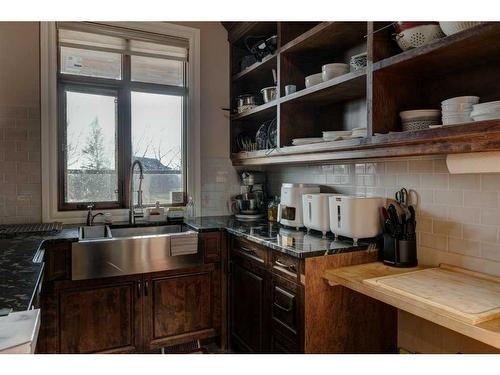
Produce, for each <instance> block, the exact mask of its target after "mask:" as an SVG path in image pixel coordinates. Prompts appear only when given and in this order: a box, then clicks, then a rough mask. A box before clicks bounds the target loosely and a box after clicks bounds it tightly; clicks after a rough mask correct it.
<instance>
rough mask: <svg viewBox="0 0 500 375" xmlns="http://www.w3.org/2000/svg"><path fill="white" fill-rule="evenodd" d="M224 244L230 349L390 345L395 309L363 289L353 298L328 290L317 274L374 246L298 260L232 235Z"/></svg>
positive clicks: (370, 349)
mask: <svg viewBox="0 0 500 375" xmlns="http://www.w3.org/2000/svg"><path fill="white" fill-rule="evenodd" d="M228 243H229V261H230V268H229V269H230V272H229V284H230V285H229V290H230V294H229V308H230V314H229V320H230V323H229V328H230V335H229V336H230V343H231V347H232V349H233V350H234V351H236V352H247V353H255V352H258V353H353V352H357V351H358V350H359V352H362V353H390V352H394V351H395V340H396V336H395V332H396V331H395V327H396V319H395V315H394V314H395V310H394V309H392V308H391V307H390V306H387V305H385V304H383V303H381V302H378V301H375V300H372V299H369V298H365V296H362V295H359V296H355V297H356V298H353V296H352V295H351V294H348V293H346V292H345V291H344V290H342V289H336V290H332V288H331V287H329V286H328V285H327V284H326V282H325V280H323V278H322V275H323V272H324V271H325V270H326V269H329V268H335V267H341V266H347V265H354V264H360V263H367V262H373V261H375V260H376V259H377V252H368V251H354V252H350V253H344V254H342V253H340V254H333V255H328V256H319V257H311V258H305V259H299V258H295V257H291V256H289V255H288V254H284V253H281V252H277V251H275V250H273V249H271V248H268V247H265V246H262V245H260V244H256V243H254V242H251V241H249V240H247V239H243V238H240V237H236V236H231V237H230V239H229V242H228ZM367 316H368V317H369V319H367V318H366V317H367ZM367 332H369V334H367ZM353 344H354V345H353Z"/></svg>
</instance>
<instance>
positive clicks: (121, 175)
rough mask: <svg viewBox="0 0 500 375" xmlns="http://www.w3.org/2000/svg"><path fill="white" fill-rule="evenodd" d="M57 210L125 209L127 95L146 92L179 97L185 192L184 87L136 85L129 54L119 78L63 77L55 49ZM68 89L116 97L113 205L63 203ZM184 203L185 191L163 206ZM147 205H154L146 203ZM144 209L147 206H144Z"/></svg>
mask: <svg viewBox="0 0 500 375" xmlns="http://www.w3.org/2000/svg"><path fill="white" fill-rule="evenodd" d="M57 54H58V57H57V60H58V73H57V76H58V116H59V118H58V178H59V181H58V209H59V210H61V211H72V210H85V209H86V207H87V205H88V204H89V203H94V204H95V208H96V209H98V210H102V209H116V208H128V204H129V196H128V195H129V194H128V188H127V187H128V183H129V181H130V165H131V162H132V120H131V92H132V91H138V92H147V93H156V94H164V95H174V96H180V97H183V107H184V111H183V118H182V123H183V137H182V142H183V147H182V148H183V153H182V166H181V168H182V176H183V181H182V188H183V190H184V191H185V190H186V189H187V183H186V182H187V173H188V171H187V168H186V166H187V163H186V158H187V151H186V149H187V139H186V136H185V133H186V131H185V129H186V126H187V121H188V117H187V113H186V112H187V106H188V105H189V103H188V101H187V98H188V90H189V88H188V87H187V85H186V82H185V85H184V87H178V86H173V85H162V84H155V83H147V82H137V81H132V80H131V63H130V55H126V54H125V55H122V67H121V69H122V79H121V80H115V79H107V78H100V77H87V76H79V75H74V74H64V73H59V71H60V58H59V48H58V52H57ZM186 74H187V70H186V64H184V79H185V80H187V76H186ZM65 87H72V88H75V89H76V88H78V90H80V91H81V92H90V91H96V90H97V91H101V90H102V92H107V91H110V90H111V91H112V92H113V93H114V95H116V97H117V100H118V104H117V129H116V134H117V137H116V146H117V154H116V164H117V178H118V183H117V195H118V198H117V201H116V202H78V203H67V202H65V198H66V172H65V165H66V160H65V157H66V155H65V152H64V147H63V146H62V145H64V144H65V131H66V125H65V124H66V121H65V119H66V115H65V95H64V88H65ZM186 202H187V194H186V191H185V193H184V201H183V203H180V204H165V206H167V207H171V206H182V205H184V204H185V203H186ZM150 205H151V206H153V205H154V203H151V204H150ZM145 206H148V205H145Z"/></svg>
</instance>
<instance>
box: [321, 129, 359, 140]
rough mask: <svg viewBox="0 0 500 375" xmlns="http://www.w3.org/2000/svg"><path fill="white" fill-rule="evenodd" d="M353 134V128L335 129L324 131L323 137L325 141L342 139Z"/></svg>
mask: <svg viewBox="0 0 500 375" xmlns="http://www.w3.org/2000/svg"><path fill="white" fill-rule="evenodd" d="M351 135H352V130H333V131H324V132H323V139H324V140H325V141H328V142H330V141H337V140H341V139H342V138H343V137H350V136H351Z"/></svg>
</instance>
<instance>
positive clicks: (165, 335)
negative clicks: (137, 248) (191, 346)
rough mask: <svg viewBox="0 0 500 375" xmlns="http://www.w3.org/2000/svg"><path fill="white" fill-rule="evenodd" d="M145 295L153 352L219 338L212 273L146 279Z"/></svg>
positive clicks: (148, 334) (149, 344)
mask: <svg viewBox="0 0 500 375" xmlns="http://www.w3.org/2000/svg"><path fill="white" fill-rule="evenodd" d="M144 293H145V296H146V308H145V314H144V324H145V330H146V345H147V346H148V348H149V349H153V348H158V347H163V346H168V345H173V344H178V343H183V342H188V341H192V340H194V339H200V338H204V337H210V336H214V335H215V330H214V329H213V325H212V310H213V306H212V304H213V301H212V271H205V272H198V273H189V274H184V275H175V276H166V277H150V278H146V279H145V284H144Z"/></svg>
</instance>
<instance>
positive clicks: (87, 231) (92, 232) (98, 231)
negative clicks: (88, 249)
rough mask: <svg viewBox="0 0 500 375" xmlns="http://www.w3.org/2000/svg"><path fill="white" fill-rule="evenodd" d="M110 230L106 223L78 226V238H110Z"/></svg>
mask: <svg viewBox="0 0 500 375" xmlns="http://www.w3.org/2000/svg"><path fill="white" fill-rule="evenodd" d="M110 237H111V232H110V230H109V227H108V226H107V225H94V226H91V227H89V226H84V227H80V240H85V239H91V238H110Z"/></svg>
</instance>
